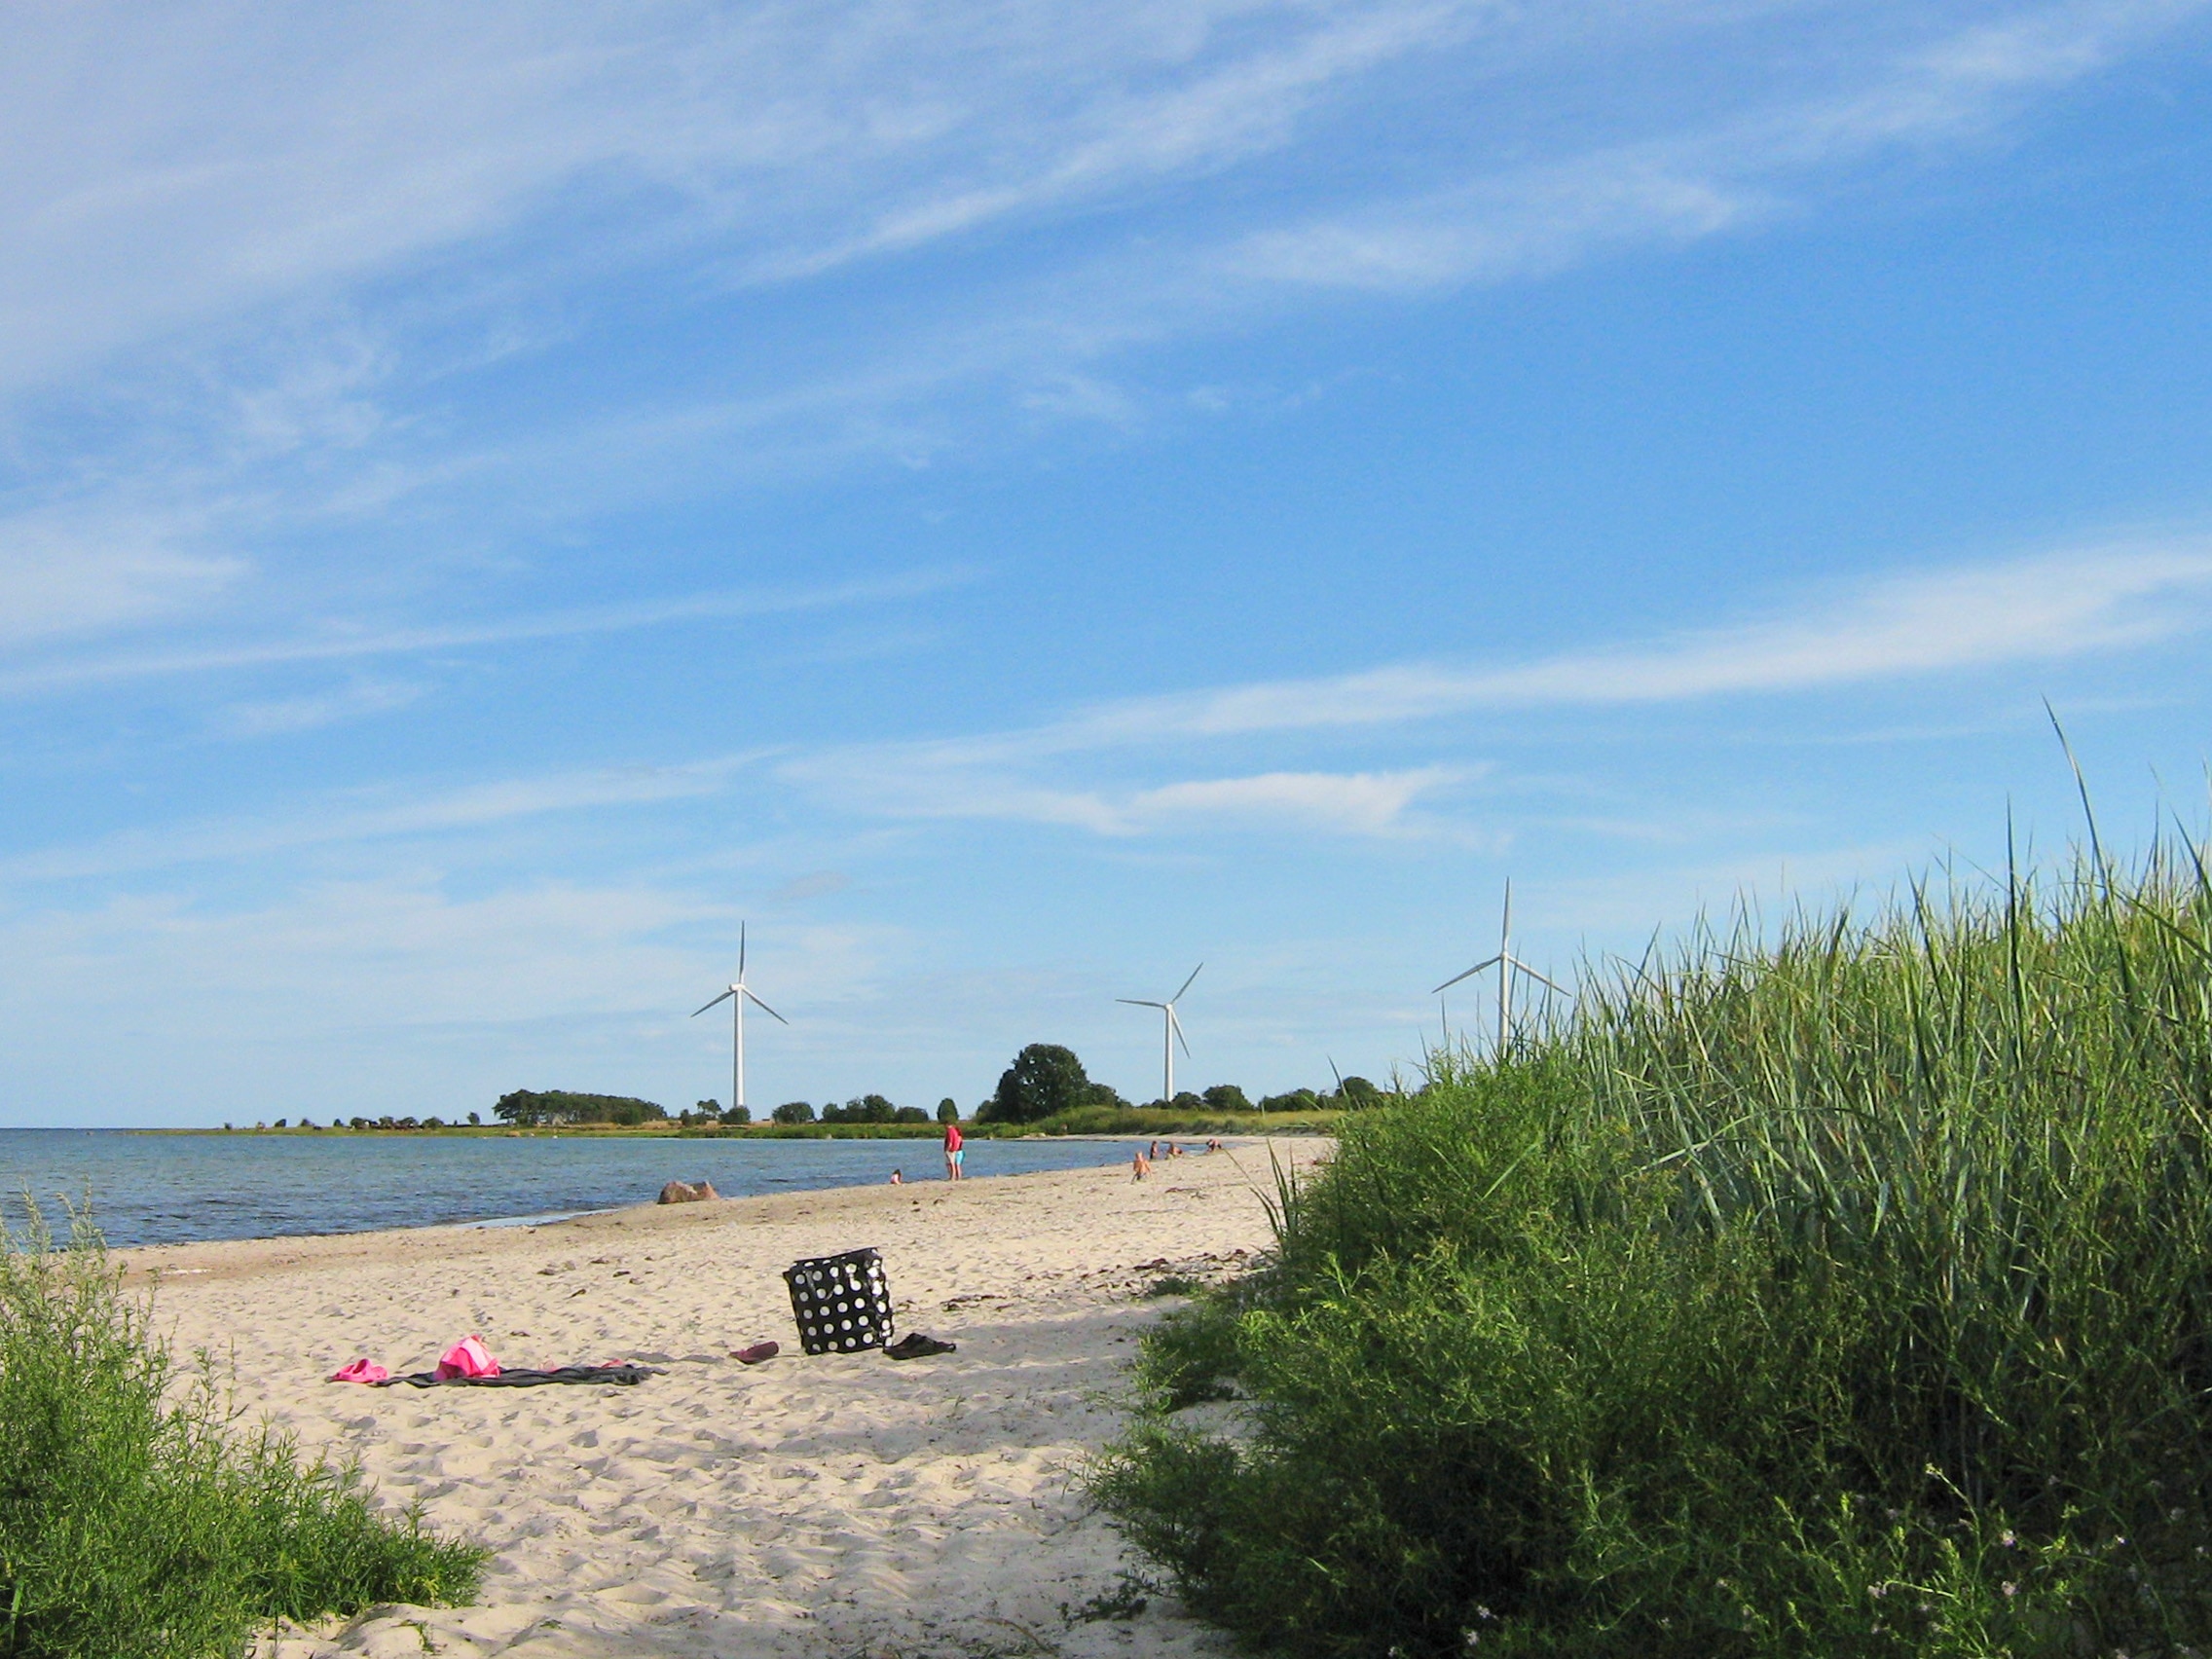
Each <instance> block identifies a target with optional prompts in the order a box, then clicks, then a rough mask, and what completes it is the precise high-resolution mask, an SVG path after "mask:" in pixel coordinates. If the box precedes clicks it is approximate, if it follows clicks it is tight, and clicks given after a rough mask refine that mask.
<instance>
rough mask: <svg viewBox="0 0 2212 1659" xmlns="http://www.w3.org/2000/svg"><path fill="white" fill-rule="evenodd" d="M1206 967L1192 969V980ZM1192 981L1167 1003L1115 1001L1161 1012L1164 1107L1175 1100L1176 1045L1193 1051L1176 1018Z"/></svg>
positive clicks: (1129, 999)
mask: <svg viewBox="0 0 2212 1659" xmlns="http://www.w3.org/2000/svg"><path fill="white" fill-rule="evenodd" d="M1204 967H1205V964H1204V963H1203V962H1201V963H1199V964H1198V967H1197V968H1194V969H1192V970H1191V979H1196V978H1197V977H1198V974H1199V971H1200V970H1201V969H1203V968H1204ZM1191 979H1185V980H1184V981H1183V989H1182V990H1179V991H1177V992H1176V993H1175V994H1174V995H1173V996H1171V997H1169V998H1168V999H1167V1000H1166V1001H1165V1002H1147V1001H1145V1000H1144V999H1143V998H1141V997H1116V998H1115V999H1114V1000H1115V1001H1116V1002H1118V1003H1127V1004H1128V1005H1129V1006H1130V1007H1131V1008H1156V1009H1158V1010H1160V1012H1161V1015H1162V1018H1161V1026H1162V1030H1161V1034H1160V1051H1161V1086H1160V1098H1161V1104H1163V1105H1164V1104H1166V1103H1168V1102H1170V1101H1172V1100H1173V1099H1174V1098H1175V1045H1176V1044H1178V1043H1181V1044H1182V1045H1183V1052H1184V1053H1186V1054H1187V1053H1189V1052H1190V1051H1191V1045H1190V1042H1189V1040H1188V1039H1187V1038H1185V1037H1184V1035H1183V1022H1182V1021H1181V1020H1180V1019H1177V1018H1176V1017H1175V1005H1176V1004H1177V1003H1179V1002H1181V1001H1182V1000H1183V991H1187V990H1189V989H1190V988H1191Z"/></svg>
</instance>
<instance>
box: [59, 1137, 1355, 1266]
mask: <svg viewBox="0 0 2212 1659" xmlns="http://www.w3.org/2000/svg"><path fill="white" fill-rule="evenodd" d="M249 1132H250V1131H249ZM272 1132H275V1131H272ZM552 1138H556V1139H557V1138H559V1137H557V1136H556V1137H552ZM654 1138H656V1139H671V1138H673V1137H669V1136H660V1137H654ZM853 1138H856V1139H866V1138H868V1137H853ZM1024 1138H1026V1139H1030V1140H1039V1141H1046V1142H1049V1143H1051V1144H1055V1145H1062V1144H1064V1145H1087V1144H1088V1145H1101V1146H1107V1145H1119V1146H1126V1145H1128V1144H1130V1142H1131V1139H1132V1137H1131V1136H1128V1135H1125V1134H1084V1135H1051V1136H1045V1135H1038V1136H1029V1137H1024ZM1161 1138H1166V1137H1161ZM1220 1138H1221V1143H1222V1146H1223V1149H1224V1151H1225V1152H1229V1153H1236V1152H1246V1151H1249V1150H1251V1149H1254V1148H1259V1147H1270V1146H1274V1145H1277V1144H1279V1143H1282V1142H1285V1141H1290V1140H1297V1141H1311V1140H1314V1139H1316V1138H1327V1139H1331V1140H1333V1137H1314V1136H1273V1135H1269V1136H1260V1135H1235V1136H1223V1137H1220ZM1186 1156H1187V1157H1188V1158H1191V1159H1198V1160H1202V1159H1204V1158H1205V1157H1206V1156H1208V1155H1206V1154H1204V1153H1202V1152H1198V1153H1192V1154H1188V1155H1186ZM1176 1166H1179V1161H1178V1164H1177V1165H1168V1164H1167V1163H1166V1162H1165V1161H1162V1164H1161V1166H1158V1167H1156V1170H1155V1174H1156V1176H1157V1175H1159V1174H1161V1173H1163V1172H1167V1171H1168V1170H1170V1169H1171V1168H1173V1167H1176ZM1088 1167H1090V1168H1094V1169H1115V1168H1122V1169H1124V1173H1125V1165H1124V1163H1122V1162H1119V1161H1117V1162H1111V1163H1101V1164H1096V1165H1091V1166H1088ZM1049 1173H1055V1171H1049V1170H1024V1171H1011V1172H1007V1173H1002V1174H990V1175H970V1176H969V1177H968V1178H967V1180H966V1181H964V1182H962V1183H961V1185H963V1186H973V1185H975V1184H976V1183H977V1182H986V1181H1014V1180H1025V1179H1028V1178H1029V1177H1030V1176H1032V1175H1036V1174H1049ZM943 1184H944V1183H943V1181H942V1178H941V1177H940V1176H939V1175H937V1174H935V1173H930V1174H925V1175H921V1176H918V1177H916V1178H915V1179H914V1180H911V1181H908V1182H905V1183H903V1185H902V1186H901V1187H892V1186H891V1184H890V1183H888V1182H884V1181H877V1180H873V1179H870V1180H866V1181H858V1182H855V1181H834V1182H825V1183H823V1184H822V1185H820V1186H806V1187H792V1188H789V1189H786V1190H783V1191H780V1192H776V1193H754V1194H728V1195H724V1196H722V1197H721V1198H716V1199H713V1200H710V1203H713V1204H721V1205H728V1204H732V1203H746V1202H754V1201H756V1200H759V1199H762V1198H783V1197H797V1196H802V1195H808V1194H824V1193H843V1192H869V1191H873V1190H874V1189H875V1188H877V1187H883V1188H884V1189H885V1190H886V1191H893V1192H897V1191H908V1192H919V1191H927V1190H928V1189H930V1188H932V1187H936V1186H940V1185H943ZM699 1207H701V1206H700V1205H698V1204H696V1203H694V1204H676V1205H667V1206H663V1205H661V1204H658V1203H656V1202H654V1201H652V1200H650V1199H641V1200H637V1201H634V1202H631V1203H624V1204H602V1205H598V1206H594V1207H589V1208H582V1209H571V1210H550V1211H522V1212H519V1213H512V1214H508V1213H500V1214H491V1215H481V1216H468V1217H466V1218H464V1219H461V1220H458V1221H431V1222H423V1223H421V1224H419V1225H415V1226H406V1227H366V1228H347V1229H341V1230H334V1231H328V1232H316V1233H269V1234H258V1235H248V1236H244V1237H211V1238H198V1239H191V1238H186V1239H171V1240H166V1241H164V1242H161V1243H125V1244H116V1243H110V1244H108V1245H107V1246H106V1249H107V1251H108V1254H109V1256H110V1257H111V1258H115V1257H121V1256H124V1255H127V1254H141V1253H145V1252H151V1251H166V1250H179V1249H190V1248H197V1247H202V1246H209V1245H217V1244H234V1245H244V1244H272V1245H274V1244H283V1243H288V1242H294V1243H304V1242H310V1241H314V1240H322V1239H360V1238H375V1237H381V1236H385V1235H407V1234H413V1233H469V1232H475V1231H479V1230H487V1229H489V1230H521V1231H535V1230H537V1229H539V1228H544V1227H553V1226H560V1225H565V1224H568V1223H571V1222H577V1221H585V1220H590V1219H592V1218H594V1217H599V1216H608V1215H616V1214H626V1213H629V1212H631V1211H639V1212H643V1213H648V1214H649V1213H653V1212H656V1211H660V1210H662V1209H664V1208H667V1209H696V1208H699ZM97 1219H98V1218H97V1216H96V1214H95V1216H94V1217H93V1220H94V1225H95V1226H96V1225H97Z"/></svg>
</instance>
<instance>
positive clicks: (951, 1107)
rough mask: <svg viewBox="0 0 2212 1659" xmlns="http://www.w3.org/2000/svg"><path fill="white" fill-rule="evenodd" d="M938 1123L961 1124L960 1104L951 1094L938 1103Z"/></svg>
mask: <svg viewBox="0 0 2212 1659" xmlns="http://www.w3.org/2000/svg"><path fill="white" fill-rule="evenodd" d="M937 1121H938V1122H939V1123H940V1124H957V1123H959V1122H960V1102H959V1101H957V1100H955V1099H953V1098H952V1096H951V1095H949V1094H947V1095H946V1096H945V1097H944V1098H943V1099H942V1100H940V1101H939V1102H938V1103H937Z"/></svg>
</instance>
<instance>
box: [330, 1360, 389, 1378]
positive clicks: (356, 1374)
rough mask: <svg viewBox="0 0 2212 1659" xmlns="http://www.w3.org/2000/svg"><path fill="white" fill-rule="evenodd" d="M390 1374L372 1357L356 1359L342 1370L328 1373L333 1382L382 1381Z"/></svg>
mask: <svg viewBox="0 0 2212 1659" xmlns="http://www.w3.org/2000/svg"><path fill="white" fill-rule="evenodd" d="M390 1375H391V1373H390V1372H388V1371H387V1370H386V1369H385V1368H384V1367H383V1366H381V1365H379V1364H378V1363H377V1362H376V1361H375V1360H373V1359H356V1360H355V1361H353V1363H352V1364H351V1365H349V1366H347V1367H345V1368H344V1369H343V1370H339V1371H333V1372H332V1373H331V1374H330V1381H331V1382H333V1383H382V1382H383V1381H384V1380H385V1379H386V1378H387V1377H389V1376H390Z"/></svg>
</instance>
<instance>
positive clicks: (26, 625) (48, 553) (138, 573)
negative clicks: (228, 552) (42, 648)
mask: <svg viewBox="0 0 2212 1659" xmlns="http://www.w3.org/2000/svg"><path fill="white" fill-rule="evenodd" d="M245 573H246V566H245V563H244V561H242V560H240V559H236V558H223V557H215V556H208V555H203V554H195V553H188V552H182V551H179V550H177V549H176V548H175V547H173V546H171V545H168V544H166V538H165V536H164V535H162V533H161V529H160V527H157V526H154V525H149V524H146V523H142V522H134V521H131V520H129V519H118V520H116V521H114V522H112V523H110V524H108V525H106V526H104V527H101V528H99V529H97V530H95V529H92V528H91V527H88V526H86V525H82V524H75V523H71V522H69V521H67V520H65V519H62V518H60V517H58V516H55V515H37V516H33V517H29V518H26V519H23V520H19V521H18V522H17V523H16V524H15V525H13V526H8V527H5V528H0V648H4V647H8V646H18V647H19V646H22V645H31V644H35V643H42V642H45V641H49V640H55V639H65V638H68V637H71V636H77V635H86V634H95V633H100V632H104V631H107V630H110V629H114V628H119V627H130V626H138V625H143V624H145V623H148V622H151V621H154V620H157V619H160V618H166V617H172V616H176V615H178V614H180V613H184V612H188V611H191V610H194V609H196V608H201V607H203V606H204V605H206V604H207V603H208V602H209V601H211V600H212V599H214V598H215V597H217V596H218V595H220V594H222V593H224V592H225V591H226V590H228V589H230V588H231V587H233V586H234V585H235V584H237V583H238V582H239V581H240V579H241V578H242V577H243V576H244V575H245Z"/></svg>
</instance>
